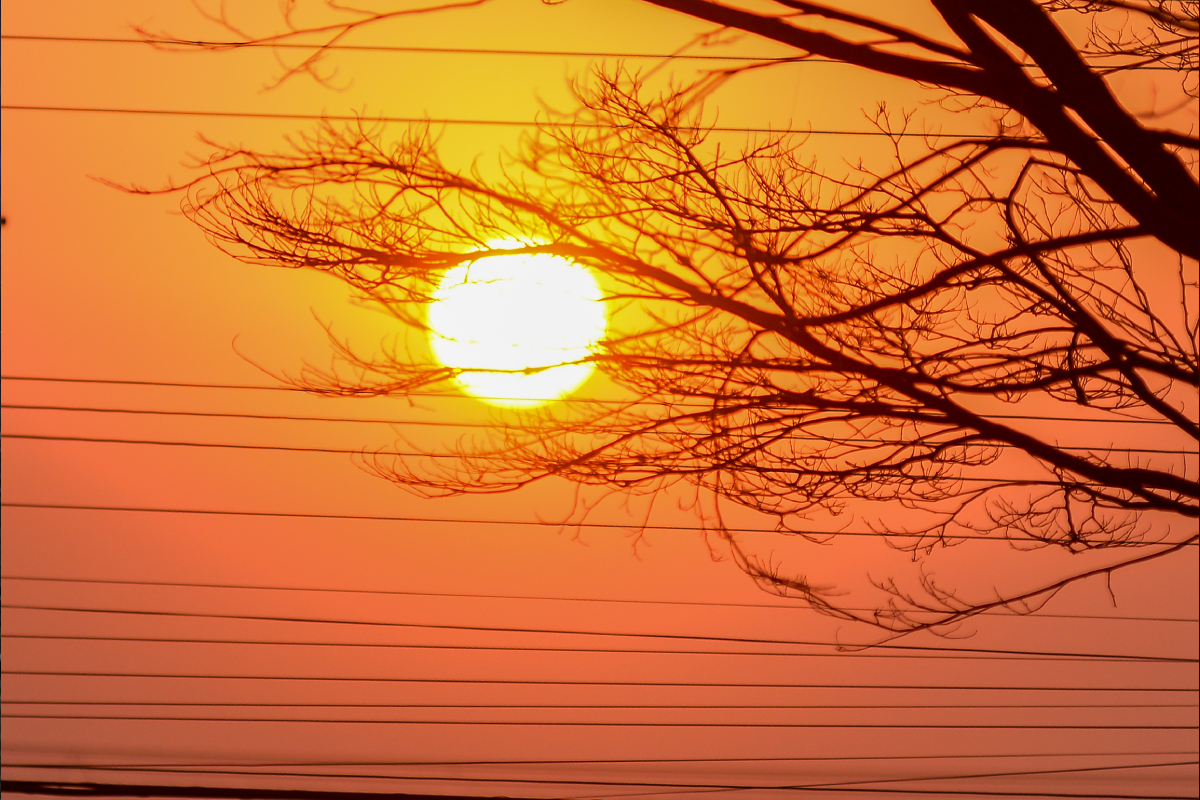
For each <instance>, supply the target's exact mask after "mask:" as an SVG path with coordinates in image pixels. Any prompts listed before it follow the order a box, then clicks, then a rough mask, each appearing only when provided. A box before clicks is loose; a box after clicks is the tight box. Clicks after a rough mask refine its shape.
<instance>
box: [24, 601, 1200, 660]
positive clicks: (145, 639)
mask: <svg viewBox="0 0 1200 800" xmlns="http://www.w3.org/2000/svg"><path fill="white" fill-rule="evenodd" d="M14 607H15V608H29V606H11V605H5V606H4V608H14ZM34 608H36V607H34ZM43 610H62V609H43ZM71 610H76V609H71ZM97 613H111V612H106V611H105V612H97ZM180 616H193V615H192V614H181V615H180ZM339 624H352V625H360V624H370V623H359V622H351V623H339ZM386 624H400V625H408V623H386ZM412 627H420V628H424V627H434V628H436V627H438V626H426V625H413V626H412ZM485 630H495V629H493V628H488V629H485ZM573 635H587V636H618V637H625V636H641V635H642V634H626V633H619V634H608V633H599V634H598V633H587V632H579V633H574V634H573ZM652 635H654V636H658V635H659V634H652ZM0 638H4V639H17V640H26V641H63V642H128V643H140V644H152V643H160V644H234V645H248V646H254V647H334V648H340V647H358V648H381V649H385V650H439V651H456V650H461V651H498V652H506V653H563V654H567V653H605V654H613V655H679V656H754V657H758V658H763V657H769V656H777V657H789V658H848V657H860V658H862V657H867V658H938V659H972V660H987V661H1138V662H1142V663H1172V664H1173V663H1194V662H1195V661H1196V659H1176V658H1166V657H1156V656H1120V655H1112V656H1105V655H1095V654H1090V653H1088V654H1081V655H1073V654H1070V655H1064V654H1060V653H1053V654H1047V655H1040V654H1038V655H986V654H987V653H989V652H990V651H988V650H986V649H980V650H969V651H968V652H970V653H981V654H985V655H979V656H968V655H965V654H956V655H945V656H943V655H931V654H929V653H872V652H865V653H846V652H842V653H780V652H773V651H761V650H681V649H675V650H671V649H666V648H634V647H551V646H547V645H542V646H538V645H478V644H412V643H409V642H330V641H294V640H283V639H217V638H204V639H201V638H189V637H182V636H180V637H160V636H101V635H97V634H61V633H59V634H48V633H37V634H32V633H31V634H22V633H5V634H0ZM672 638H673V637H672ZM733 641H738V640H736V639H735V640H733ZM798 644H803V645H813V646H826V647H833V646H834V645H833V644H832V643H829V642H800V643H798ZM939 649H944V648H936V647H931V648H929V650H939ZM963 649H965V648H963Z"/></svg>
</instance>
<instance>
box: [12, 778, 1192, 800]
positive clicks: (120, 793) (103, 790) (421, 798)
mask: <svg viewBox="0 0 1200 800" xmlns="http://www.w3.org/2000/svg"><path fill="white" fill-rule="evenodd" d="M951 777H956V776H951ZM492 782H503V781H492ZM509 782H516V783H523V782H524V781H509ZM560 783H563V782H560ZM571 783H574V782H571ZM609 785H614V784H609ZM615 785H617V786H651V785H658V784H645V783H629V782H625V783H618V784H615ZM680 786H687V787H689V788H691V789H704V788H706V787H705V786H703V785H700V784H680ZM709 788H712V789H714V790H721V789H733V790H737V789H787V790H792V791H816V792H854V793H872V794H902V795H913V794H917V795H926V796H934V795H951V796H956V797H958V796H971V797H1044V798H1080V799H1081V800H1185V798H1186V797H1187V795H1173V794H1105V793H1097V792H1089V793H1087V794H1079V793H1075V792H1053V791H1029V790H1013V791H989V790H976V789H896V788H888V787H864V788H855V787H854V786H853V785H848V784H813V785H797V786H785V787H775V786H761V785H760V786H747V785H737V786H715V785H714V786H712V787H709ZM0 791H10V792H16V793H18V794H34V795H57V796H63V795H66V796H70V797H171V798H175V797H179V798H183V797H187V798H238V799H239V800H350V799H351V798H382V799H383V800H451V798H454V799H455V800H502V799H501V798H482V797H479V796H476V795H471V796H463V795H411V794H395V793H381V792H360V791H346V790H341V791H319V790H312V789H262V788H257V787H242V788H230V787H208V786H180V785H142V784H108V783H104V784H101V783H73V782H64V781H17V780H5V781H0ZM654 794H660V792H655V793H654ZM663 794H665V793H663ZM606 796H607V797H629V796H631V795H629V794H621V795H606ZM503 800H511V798H504V799H503ZM577 800H583V798H577Z"/></svg>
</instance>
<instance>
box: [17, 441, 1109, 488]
mask: <svg viewBox="0 0 1200 800" xmlns="http://www.w3.org/2000/svg"><path fill="white" fill-rule="evenodd" d="M0 439H22V440H25V441H40V442H77V443H81V444H130V445H141V446H157V447H200V448H212V449H218V450H255V451H270V452H283V453H319V454H323V455H358V456H364V457H365V456H368V455H371V456H376V457H380V456H382V457H385V458H387V457H392V456H396V457H400V458H404V457H412V458H432V459H450V460H458V459H461V458H463V457H464V456H463V455H462V454H458V453H421V452H405V451H400V450H395V451H393V450H386V449H384V450H378V451H372V450H371V449H369V448H366V447H306V446H301V445H283V444H245V443H242V442H195V441H187V440H183V439H179V440H174V441H163V440H161V439H122V438H118V437H115V436H56V435H52V434H34V433H0ZM768 471H770V470H768ZM773 471H775V472H784V473H786V472H790V470H788V469H787V468H784V467H780V468H777V469H774V470H773ZM902 479H904V480H913V481H923V480H924V481H939V480H940V481H949V482H956V483H957V482H965V483H991V484H998V483H1005V482H1011V483H1014V484H1017V485H1020V486H1062V485H1063V484H1062V481H1058V480H1047V479H1041V478H1022V479H1006V478H1003V477H1000V476H987V475H904V476H902ZM1078 484H1079V485H1082V486H1103V484H1100V483H1097V482H1095V481H1079V482H1078Z"/></svg>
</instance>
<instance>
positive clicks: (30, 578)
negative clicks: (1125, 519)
mask: <svg viewBox="0 0 1200 800" xmlns="http://www.w3.org/2000/svg"><path fill="white" fill-rule="evenodd" d="M0 580H5V581H26V582H31V583H84V584H95V585H101V586H154V587H173V588H191V589H238V590H251V591H272V592H315V593H330V594H356V595H379V596H385V597H388V596H396V597H445V598H465V599H484V600H541V601H554V602H572V603H615V604H634V605H656V606H701V607H705V608H766V609H774V610H780V611H797V610H813V609H811V608H810V607H808V606H797V605H783V604H781V603H739V602H732V601H725V602H722V601H715V600H648V599H641V598H625V597H573V596H564V595H530V594H493V593H484V592H427V591H416V590H411V589H357V588H354V589H351V588H341V587H320V586H278V585H267V584H250V583H212V582H200V581H147V580H127V579H118V578H74V577H71V578H67V577H60V576H43V575H13V574H11V573H10V574H8V575H3V574H0ZM840 608H843V609H844V610H846V611H874V610H875V609H871V608H854V607H849V606H840ZM1031 613H1033V614H1036V616H1037V617H1038V618H1042V619H1091V620H1105V621H1113V620H1117V621H1136V622H1182V623H1197V622H1200V618H1196V617H1147V616H1124V615H1122V616H1115V615H1111V614H1064V613H1052V612H1042V611H1036V612H1031ZM1014 616H1015V617H1017V618H1027V617H1028V616H1029V614H1026V613H1021V612H1014Z"/></svg>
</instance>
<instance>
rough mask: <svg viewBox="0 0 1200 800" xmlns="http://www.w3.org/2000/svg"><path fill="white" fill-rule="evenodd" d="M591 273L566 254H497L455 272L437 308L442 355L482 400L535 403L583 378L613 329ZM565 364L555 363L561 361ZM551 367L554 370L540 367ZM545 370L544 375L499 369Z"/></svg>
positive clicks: (434, 338)
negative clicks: (595, 351) (607, 326)
mask: <svg viewBox="0 0 1200 800" xmlns="http://www.w3.org/2000/svg"><path fill="white" fill-rule="evenodd" d="M605 324H606V319H605V310H604V301H603V299H602V297H601V294H600V286H599V284H597V283H596V279H595V278H594V277H593V276H592V273H591V271H590V270H589V269H588V268H587V267H584V266H581V265H579V264H575V263H572V262H571V261H568V260H567V259H565V258H560V257H558V256H552V255H546V254H537V255H511V256H489V257H487V258H481V259H479V260H478V261H474V262H472V263H470V264H466V265H463V266H460V267H454V268H453V269H450V270H447V271H446V273H445V274H444V275H442V278H441V280H440V281H439V282H438V287H437V290H436V291H435V293H434V302H433V303H432V304H431V305H430V307H429V327H430V337H429V338H430V345H431V346H432V348H433V353H434V355H435V356H436V358H437V360H438V361H439V362H441V363H442V364H445V365H446V366H448V367H454V368H456V369H460V370H463V371H462V372H460V373H459V374H458V375H457V376H456V379H457V380H458V382H459V383H460V384H461V385H462V386H463V388H464V389H466V390H467V391H468V392H469V393H471V394H472V395H475V396H476V397H478V398H479V399H480V400H484V401H486V402H489V403H493V404H496V405H503V406H514V407H521V406H535V405H538V404H540V403H545V402H549V401H551V400H556V399H558V398H561V397H563V396H565V395H567V394H569V393H570V392H571V391H572V390H574V389H575V388H576V387H578V386H579V385H580V384H581V383H583V382H584V381H585V380H586V379H587V377H588V375H590V374H591V372H592V368H593V367H592V364H590V363H581V364H574V363H570V362H574V361H579V360H581V359H584V358H587V356H588V355H589V354H590V353H591V352H592V349H593V348H594V347H595V345H596V342H598V341H599V340H600V339H601V338H602V337H603V336H604V331H605ZM556 364H557V365H559V366H554V365H556ZM540 367H547V369H538V368H540ZM525 369H537V370H538V371H536V372H529V373H521V372H502V371H494V370H525Z"/></svg>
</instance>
